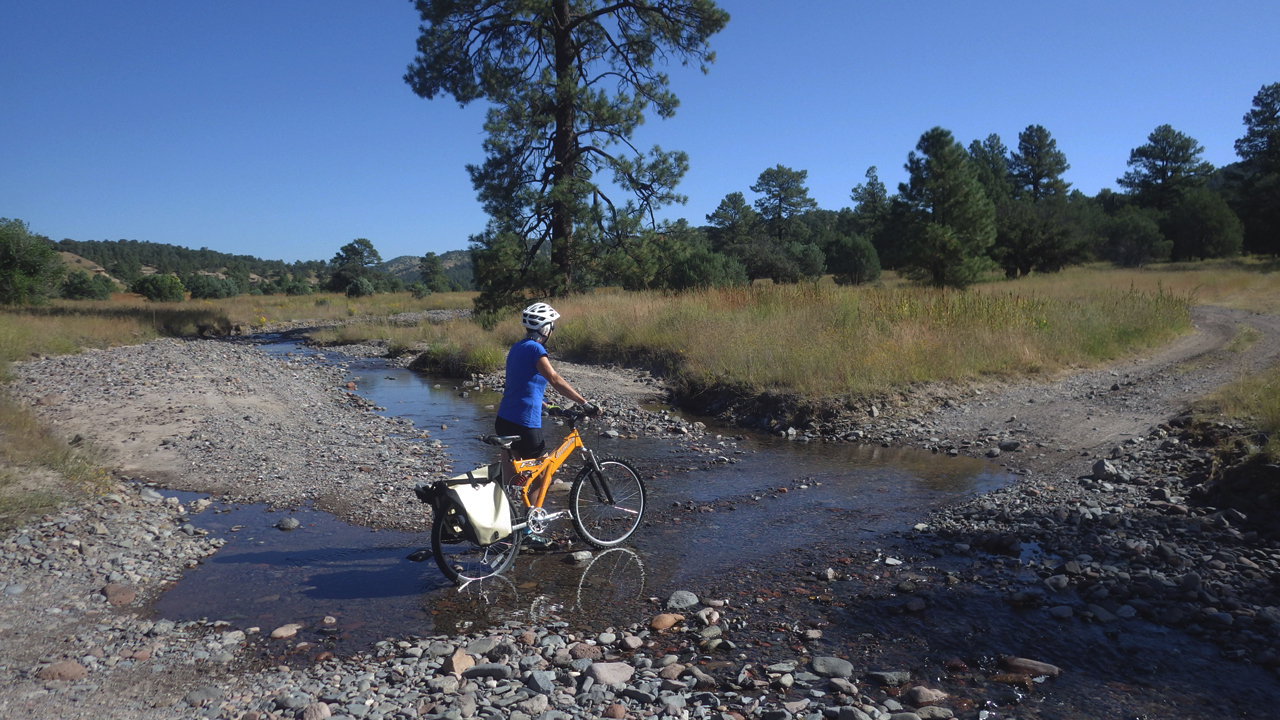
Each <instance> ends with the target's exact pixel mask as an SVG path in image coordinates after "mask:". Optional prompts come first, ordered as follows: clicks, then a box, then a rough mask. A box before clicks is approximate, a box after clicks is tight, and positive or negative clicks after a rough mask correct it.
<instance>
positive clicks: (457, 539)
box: [431, 503, 524, 585]
mask: <svg viewBox="0 0 1280 720" xmlns="http://www.w3.org/2000/svg"><path fill="white" fill-rule="evenodd" d="M513 520H514V518H513ZM465 521H466V519H465V518H464V517H462V516H461V515H460V511H459V510H458V508H457V507H456V506H454V505H452V504H448V503H444V504H442V505H441V506H440V507H439V508H438V509H437V510H436V514H435V517H434V518H432V521H431V553H432V554H433V555H435V558H436V565H437V566H439V567H440V572H442V573H444V576H445V577H447V578H449V579H450V580H451V581H453V582H455V583H457V584H459V585H462V584H465V583H468V582H471V581H472V580H482V579H484V578H487V577H492V576H494V575H497V574H499V573H503V572H506V571H507V570H508V569H509V568H510V567H511V565H512V564H514V563H515V561H516V555H518V554H519V553H520V544H521V542H522V541H523V539H524V532H523V531H521V530H516V531H514V532H512V533H511V534H510V535H508V536H506V537H505V538H502V539H501V540H499V541H497V542H495V543H493V544H491V545H485V546H481V545H477V544H475V543H473V542H471V541H469V540H467V539H466V537H464V536H463V535H462V532H461V530H462V524H461V523H463V522H465Z"/></svg>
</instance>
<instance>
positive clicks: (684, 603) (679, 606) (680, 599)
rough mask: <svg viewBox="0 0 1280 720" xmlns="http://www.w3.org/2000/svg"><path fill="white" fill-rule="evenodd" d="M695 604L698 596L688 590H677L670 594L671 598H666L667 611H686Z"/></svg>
mask: <svg viewBox="0 0 1280 720" xmlns="http://www.w3.org/2000/svg"><path fill="white" fill-rule="evenodd" d="M697 604H698V596H697V595H694V594H693V593H691V592H689V591H688V590H677V591H675V592H673V593H671V597H669V598H667V609H668V610H675V611H677V612H679V611H681V610H688V609H689V608H691V607H694V606H696V605H697Z"/></svg>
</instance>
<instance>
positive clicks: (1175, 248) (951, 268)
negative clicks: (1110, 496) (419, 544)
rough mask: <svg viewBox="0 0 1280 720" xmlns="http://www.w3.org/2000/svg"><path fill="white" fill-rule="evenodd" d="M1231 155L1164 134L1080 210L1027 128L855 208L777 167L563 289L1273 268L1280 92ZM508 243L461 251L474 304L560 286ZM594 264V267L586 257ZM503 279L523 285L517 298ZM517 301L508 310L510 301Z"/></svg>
mask: <svg viewBox="0 0 1280 720" xmlns="http://www.w3.org/2000/svg"><path fill="white" fill-rule="evenodd" d="M1244 124H1245V134H1244V136H1243V137H1242V138H1241V139H1240V140H1239V141H1237V142H1236V151H1237V153H1238V154H1239V156H1240V161H1239V162H1237V163H1233V164H1231V165H1228V166H1226V167H1223V168H1214V167H1213V165H1212V164H1210V163H1208V162H1206V161H1205V160H1204V159H1203V157H1202V155H1203V152H1204V148H1203V146H1201V145H1200V143H1199V142H1197V141H1196V140H1195V139H1194V138H1192V137H1189V136H1187V135H1186V134H1184V133H1182V132H1179V131H1178V130H1176V129H1174V128H1173V127H1171V126H1169V125H1161V126H1159V127H1157V128H1155V129H1154V130H1153V131H1152V132H1151V133H1150V135H1148V136H1147V138H1146V142H1144V143H1142V144H1140V145H1138V146H1137V147H1135V148H1134V149H1133V150H1132V151H1131V152H1130V154H1129V158H1128V162H1127V168H1128V169H1127V171H1126V172H1125V173H1124V174H1123V175H1122V176H1121V177H1119V178H1117V180H1116V183H1117V185H1118V186H1119V188H1120V191H1119V192H1116V191H1112V190H1110V189H1104V190H1102V191H1101V192H1099V193H1098V194H1097V195H1096V196H1092V197H1090V196H1087V195H1085V194H1083V193H1081V192H1079V191H1077V190H1072V189H1071V183H1069V182H1068V181H1067V180H1066V173H1067V171H1068V170H1069V169H1070V168H1071V165H1070V162H1069V160H1068V158H1067V156H1066V154H1065V153H1064V152H1063V151H1062V150H1061V149H1060V148H1059V147H1058V145H1057V142H1056V140H1055V139H1054V138H1053V136H1052V134H1051V133H1050V132H1049V130H1048V129H1046V128H1044V127H1042V126H1040V125H1031V126H1029V127H1027V128H1026V129H1025V130H1023V131H1022V132H1021V133H1019V134H1018V137H1017V140H1016V144H1014V145H1013V146H1012V147H1009V146H1006V144H1005V142H1004V140H1003V139H1002V138H1001V137H1000V136H999V135H996V134H992V135H989V136H987V137H985V138H980V139H975V140H973V141H972V142H970V143H969V144H968V145H967V146H966V145H964V144H962V143H961V142H960V141H958V140H957V139H956V138H955V137H954V136H953V135H952V133H951V132H950V131H949V130H946V129H944V128H940V127H935V128H933V129H931V130H928V131H927V132H925V133H924V134H923V135H922V136H921V137H920V141H919V142H918V143H917V145H916V147H915V149H914V150H913V151H911V152H910V153H908V155H907V160H906V163H905V168H906V170H907V173H908V179H907V181H906V182H904V183H901V184H899V185H898V188H897V192H896V193H890V192H889V189H888V188H886V187H885V185H884V183H883V182H881V181H880V179H879V177H878V174H877V169H876V168H875V167H871V168H869V169H868V170H867V171H866V173H865V182H863V183H860V184H858V185H856V186H855V187H853V188H852V190H851V192H850V200H851V203H852V204H851V205H850V206H849V207H845V208H842V209H840V210H828V209H822V208H819V207H818V206H817V203H816V202H815V201H814V200H813V198H811V197H810V196H809V189H808V188H807V187H806V185H805V181H806V179H807V175H808V173H807V171H805V170H797V169H792V168H789V167H786V166H783V165H777V166H775V167H772V168H769V169H766V170H765V171H763V172H762V173H760V175H759V177H758V178H757V179H756V182H755V184H753V185H751V186H750V187H749V188H748V190H749V191H750V192H751V193H753V194H754V198H753V199H751V200H748V197H747V196H746V195H745V194H744V193H743V192H741V191H734V192H730V193H729V194H728V195H726V196H725V197H724V199H723V200H722V201H721V202H720V204H719V206H718V207H716V209H715V210H714V211H713V212H711V213H709V214H708V215H706V224H705V225H701V226H699V227H694V226H692V225H691V224H690V223H689V222H688V221H686V220H680V221H678V222H675V223H668V224H666V225H664V226H662V227H660V228H658V229H657V230H654V231H651V232H643V231H642V232H636V233H635V234H634V235H632V236H631V237H627V238H619V239H615V240H613V241H611V242H595V243H589V242H581V243H578V244H576V245H575V246H571V247H576V248H582V250H583V251H581V252H580V253H579V254H578V255H577V256H576V258H575V260H576V262H575V263H574V264H573V267H574V273H573V286H572V287H571V289H576V290H583V289H589V288H590V287H593V286H597V285H621V286H623V287H626V288H633V289H669V290H680V289H684V288H690V287H705V286H720V285H732V284H739V283H745V282H750V281H754V280H759V279H769V280H772V281H773V282H777V283H794V282H799V281H801V280H805V279H809V280H812V279H817V278H818V277H820V276H822V275H823V274H831V275H833V276H834V278H835V280H836V281H837V282H839V283H842V284H845V283H852V284H857V283H866V282H873V281H875V280H876V279H877V278H878V277H879V275H880V272H881V269H882V268H884V269H894V270H897V271H899V272H900V273H901V274H902V275H904V276H906V277H908V278H910V279H913V280H916V281H919V282H921V283H924V284H927V285H933V286H939V287H941V286H949V287H963V286H966V285H968V284H970V283H973V282H976V281H977V280H979V279H980V278H982V277H984V276H987V275H988V274H990V273H993V272H1000V271H1003V273H1004V275H1005V276H1006V277H1009V278H1017V277H1020V276H1023V275H1026V274H1027V273H1031V272H1038V273H1047V272H1056V271H1058V270H1061V269H1062V268H1064V267H1067V266H1069V265H1073V264H1078V263H1083V262H1090V261H1097V260H1106V261H1111V262H1113V263H1115V264H1117V265H1121V266H1139V265H1143V264H1145V263H1150V262H1157V261H1165V260H1173V261H1183V260H1196V259H1208V258H1219V257H1230V256H1233V255H1237V254H1239V253H1241V252H1251V253H1258V254H1267V255H1275V254H1278V253H1280V83H1277V84H1273V85H1269V86H1266V87H1263V88H1262V90H1261V91H1260V92H1259V93H1258V94H1257V96H1255V98H1254V100H1253V108H1252V109H1251V110H1250V111H1249V113H1248V114H1246V115H1245V118H1244ZM522 247H523V246H522V243H521V242H520V240H519V238H518V237H517V236H516V234H514V233H505V234H504V233H497V232H493V231H486V233H484V234H482V235H479V236H476V237H474V238H472V245H471V253H472V260H473V264H474V266H475V268H476V272H477V285H478V286H479V288H480V289H481V291H482V292H486V293H490V294H492V295H494V296H495V297H496V298H498V301H497V302H495V303H493V304H494V306H495V307H496V306H501V304H502V301H504V300H507V299H506V298H503V297H502V292H503V291H502V288H503V287H506V286H510V287H513V288H519V287H521V286H524V287H530V288H532V289H533V291H534V294H535V295H536V294H537V293H538V292H539V291H538V288H539V287H542V288H543V290H544V291H545V292H547V293H549V292H551V290H552V289H553V288H554V287H555V286H556V285H555V283H556V282H558V281H559V279H560V276H559V275H558V274H557V268H558V267H562V266H563V263H562V264H560V265H557V264H556V263H555V262H554V260H553V259H552V258H551V257H550V253H548V252H542V253H538V254H535V255H533V256H528V255H525V254H522V253H521V252H520V250H521V248H522ZM588 250H589V252H588ZM512 278H519V280H518V282H515V283H512ZM515 299H516V300H518V298H515Z"/></svg>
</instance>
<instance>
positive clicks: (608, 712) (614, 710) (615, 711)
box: [604, 703, 627, 720]
mask: <svg viewBox="0 0 1280 720" xmlns="http://www.w3.org/2000/svg"><path fill="white" fill-rule="evenodd" d="M604 716H605V717H607V718H612V719H613V720H622V718H625V717H626V716H627V709H626V708H625V707H623V706H622V703H614V704H612V705H610V706H609V707H607V708H605V710H604Z"/></svg>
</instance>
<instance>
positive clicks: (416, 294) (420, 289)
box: [409, 282, 431, 300]
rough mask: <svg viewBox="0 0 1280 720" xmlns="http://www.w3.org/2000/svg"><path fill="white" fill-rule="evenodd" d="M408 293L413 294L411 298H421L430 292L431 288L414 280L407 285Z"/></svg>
mask: <svg viewBox="0 0 1280 720" xmlns="http://www.w3.org/2000/svg"><path fill="white" fill-rule="evenodd" d="M409 293H410V294H412V295H413V299H415V300H421V299H422V298H424V297H426V296H428V295H430V294H431V288H429V287H427V286H426V284H425V283H422V282H415V283H414V284H412V285H410V286H409Z"/></svg>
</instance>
